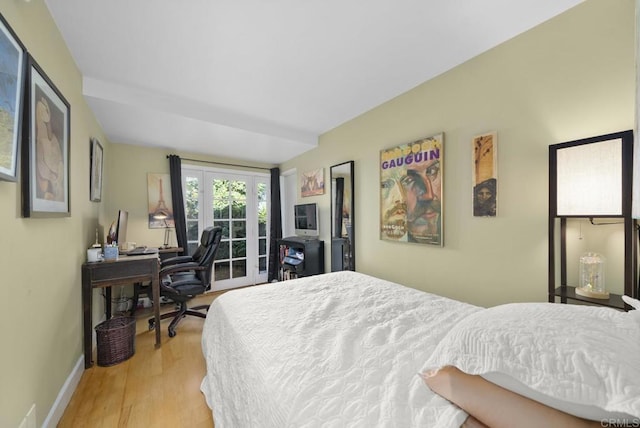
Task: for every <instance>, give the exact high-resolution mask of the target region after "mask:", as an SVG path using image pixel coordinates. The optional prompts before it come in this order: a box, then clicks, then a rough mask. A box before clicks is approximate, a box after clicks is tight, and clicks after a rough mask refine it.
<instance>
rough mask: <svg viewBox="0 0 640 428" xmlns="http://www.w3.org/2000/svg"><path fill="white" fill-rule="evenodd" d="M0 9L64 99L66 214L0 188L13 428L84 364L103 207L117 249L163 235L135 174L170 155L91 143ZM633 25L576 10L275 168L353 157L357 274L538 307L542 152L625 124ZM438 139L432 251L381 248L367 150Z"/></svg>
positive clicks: (543, 274) (4, 413) (325, 213)
mask: <svg viewBox="0 0 640 428" xmlns="http://www.w3.org/2000/svg"><path fill="white" fill-rule="evenodd" d="M0 12H1V13H2V14H3V16H4V17H5V18H6V19H7V20H8V21H9V23H10V24H11V26H12V27H13V29H14V30H15V31H16V32H17V33H18V35H19V37H20V39H21V40H22V42H23V43H24V44H25V45H26V46H27V49H28V50H29V51H30V52H31V53H32V54H33V55H34V56H35V58H36V60H37V61H38V62H39V63H40V65H41V66H42V67H43V69H44V70H45V72H46V73H47V74H48V76H49V77H50V78H51V79H52V80H53V82H54V83H55V84H56V85H57V86H58V88H59V89H60V90H61V92H62V93H63V94H64V95H65V97H66V98H67V100H68V101H69V102H70V104H71V163H70V166H71V168H70V171H71V211H72V215H71V217H70V218H63V219H23V218H21V217H20V213H19V204H20V186H19V183H7V182H0V222H1V224H2V232H3V240H2V242H3V245H2V246H1V249H0V272H1V273H2V281H1V284H2V285H1V286H2V287H3V288H4V291H5V293H4V295H5V298H6V301H7V304H6V307H5V309H3V310H2V311H0V322H1V323H2V325H3V326H4V327H5V329H4V332H3V333H4V334H3V342H2V343H3V346H2V351H1V352H0V426H9V427H13V426H17V425H18V424H19V423H20V421H21V420H22V418H23V417H24V415H25V414H26V413H27V411H28V410H29V408H30V406H31V405H32V404H33V403H36V405H37V416H38V425H40V424H42V422H43V421H44V418H45V417H46V415H47V413H48V412H49V411H50V409H51V406H52V405H53V403H54V400H55V399H56V396H57V395H58V393H59V392H60V390H61V389H62V387H63V383H64V381H65V380H66V379H67V377H68V376H69V374H70V373H71V371H72V369H73V368H74V366H75V365H76V363H77V361H78V359H79V358H80V356H81V355H82V308H81V296H80V291H81V290H80V265H81V264H82V262H83V261H84V259H85V250H86V248H87V247H88V246H89V245H90V244H91V243H92V242H93V240H94V233H95V228H96V227H97V226H98V225H99V226H100V227H101V228H102V229H101V235H102V236H103V234H104V229H105V228H107V227H108V226H109V224H110V223H111V221H112V220H114V219H115V216H116V214H117V210H118V209H121V208H122V209H127V210H129V212H130V223H129V234H128V240H130V241H136V242H138V243H139V244H147V245H153V244H154V243H160V242H162V239H163V231H162V230H149V229H148V227H147V225H146V206H147V189H146V174H147V173H148V172H159V173H162V172H168V162H167V160H166V158H165V155H166V154H168V153H172V152H174V151H173V150H171V149H150V148H143V147H135V146H128V145H123V144H112V143H111V142H109V141H108V140H107V139H106V138H105V136H104V135H103V133H102V131H101V130H100V127H99V125H98V124H97V122H96V120H95V119H94V117H93V115H92V114H91V112H90V110H89V109H88V108H87V105H86V103H85V100H84V98H83V97H82V87H81V86H82V80H81V76H80V73H79V71H78V69H77V68H76V67H75V65H74V63H73V61H72V59H71V57H70V55H69V52H68V50H67V48H66V47H65V45H64V42H63V41H62V39H61V37H60V34H59V32H58V30H57V28H56V27H55V24H54V23H53V21H52V19H51V17H50V15H49V13H48V11H47V9H46V6H45V5H44V3H43V2H42V0H32V1H31V2H22V1H17V0H0ZM633 17H634V4H633V0H615V1H612V0H588V1H587V2H585V3H584V4H582V5H580V6H578V7H576V8H574V9H573V10H570V11H569V12H567V13H565V14H564V15H562V16H560V17H558V18H556V19H554V20H552V21H550V22H548V23H545V24H543V25H541V26H539V27H537V28H535V29H533V30H531V31H530V32H528V33H525V34H523V35H521V36H519V37H517V38H515V39H513V40H511V41H509V42H507V43H505V44H503V45H501V46H499V47H497V48H495V49H493V50H492V51H490V52H487V53H485V54H483V55H481V56H479V57H477V58H474V59H472V60H471V61H469V62H467V63H465V64H463V65H461V66H459V67H457V68H456V69H454V70H452V71H451V72H448V73H446V74H444V75H442V76H439V77H437V78H436V79H433V80H432V81H429V82H427V83H424V84H422V85H420V86H419V87H417V88H415V89H414V90H412V91H409V92H407V93H406V94H403V95H401V96H399V97H397V98H395V99H393V100H391V101H389V102H387V103H385V104H383V105H381V106H379V107H377V108H375V109H373V110H371V111H370V112H367V113H366V114H363V115H362V116H360V117H357V118H355V119H354V120H352V121H349V122H347V123H345V124H344V125H342V126H339V127H338V128H336V129H334V130H332V131H330V132H327V133H326V134H324V135H323V136H322V137H321V139H320V145H319V147H318V148H317V149H314V150H313V151H311V152H309V153H306V154H304V155H302V156H299V157H298V158H296V159H294V160H292V161H289V162H286V163H285V164H283V165H281V170H282V171H286V170H288V169H290V168H294V167H295V168H296V169H297V171H298V172H304V171H308V170H312V169H315V168H318V167H325V168H327V169H326V174H327V175H328V167H329V166H330V165H332V164H337V163H340V162H343V161H346V160H350V159H353V160H355V162H356V164H355V168H356V180H355V184H356V195H355V197H356V207H355V208H356V221H357V268H358V270H359V271H362V272H366V273H369V274H373V275H376V276H379V277H382V278H387V279H391V280H394V281H397V282H400V283H403V284H406V285H410V286H413V287H416V288H420V289H423V290H427V291H432V292H435V293H438V294H443V295H446V296H451V297H454V298H458V299H461V300H465V301H469V302H472V303H476V304H481V305H495V304H499V303H502V302H509V301H523V300H537V301H544V300H545V299H546V284H547V282H546V278H547V146H548V145H549V144H553V143H557V142H562V141H566V140H572V139H577V138H582V137H588V136H593V135H598V134H603V133H607V132H613V131H619V130H624V129H631V128H633V117H634V90H635V87H634V47H633V39H634V18H633ZM398 66H404V65H403V64H398ZM492 130H495V131H497V132H498V141H499V160H498V168H499V181H500V184H499V215H498V217H497V218H494V219H489V218H474V217H472V215H471V194H470V188H471V175H470V174H471V173H470V170H471V169H470V165H471V148H470V140H471V137H472V136H474V135H476V134H479V133H483V132H486V131H492ZM438 132H444V133H445V156H446V160H445V184H444V186H445V200H444V204H445V207H444V209H445V215H444V223H445V225H444V230H445V246H444V247H443V248H433V247H429V246H421V245H414V244H398V243H390V242H387V241H381V240H379V238H378V210H379V208H378V204H379V196H378V195H379V181H378V180H379V178H378V177H379V172H378V154H379V150H380V149H382V148H385V147H390V146H393V145H396V144H399V143H403V142H408V141H412V140H414V139H418V138H421V137H424V136H427V135H431V134H434V133H438ZM90 137H97V138H98V139H100V141H101V142H102V143H103V145H104V146H105V187H104V193H103V202H102V203H93V202H90V201H89V138H90ZM176 154H180V155H182V156H187V157H192V158H194V157H196V156H190V155H188V154H185V153H180V152H176ZM198 158H200V159H204V160H221V161H226V160H225V159H213V158H208V157H198ZM305 201H317V202H319V203H320V206H321V221H322V225H321V226H322V233H323V236H322V239H324V240H325V242H327V243H328V240H329V230H330V222H329V204H330V199H329V194H328V193H327V194H325V195H323V196H318V197H312V198H305ZM173 239H175V238H173ZM174 242H175V241H174ZM326 250H327V263H326V264H327V266H328V265H329V257H328V256H329V247H328V246H327V248H326ZM94 303H95V304H96V305H95V306H96V307H95V308H94V315H93V318H94V324H95V323H96V322H97V321H99V319H100V312H101V310H102V306H101V304H100V303H101V298H100V297H99V295H98V294H97V291H96V292H95V293H94Z"/></svg>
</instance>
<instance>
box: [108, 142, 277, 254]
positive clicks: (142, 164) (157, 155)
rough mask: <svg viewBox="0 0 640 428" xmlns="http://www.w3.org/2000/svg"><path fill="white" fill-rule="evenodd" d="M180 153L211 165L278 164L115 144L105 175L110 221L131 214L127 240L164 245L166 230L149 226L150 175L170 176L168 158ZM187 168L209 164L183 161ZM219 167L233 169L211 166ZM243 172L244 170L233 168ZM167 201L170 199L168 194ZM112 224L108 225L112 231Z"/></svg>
mask: <svg viewBox="0 0 640 428" xmlns="http://www.w3.org/2000/svg"><path fill="white" fill-rule="evenodd" d="M169 154H176V155H179V156H180V157H182V158H186V159H197V160H202V161H205V162H206V161H209V162H223V163H236V164H242V165H247V166H256V167H262V168H270V167H273V166H274V165H269V164H264V163H256V162H246V161H241V162H240V161H237V160H236V161H234V160H233V159H228V158H220V157H213V156H203V155H198V154H193V153H185V152H182V151H178V150H173V149H163V148H150V147H141V146H132V145H128V144H111V147H110V151H109V161H108V162H107V164H108V165H107V169H106V172H105V174H106V175H107V176H108V180H109V185H110V186H111V189H112V191H110V192H109V194H108V195H107V202H106V212H107V222H108V223H109V222H112V221H114V220H115V219H116V218H117V216H118V210H120V209H123V210H127V211H128V212H129V221H128V227H127V241H128V242H135V243H136V244H137V245H147V246H156V247H157V246H160V245H162V244H163V241H164V229H149V224H148V200H149V198H148V191H147V174H148V173H160V174H162V173H164V174H168V173H169V161H168V160H167V155H169ZM183 165H207V164H206V163H199V162H191V161H186V160H184V161H183ZM207 166H211V167H218V168H227V169H228V168H230V167H224V166H220V165H207ZM231 169H236V170H242V169H243V168H231ZM165 200H167V201H168V200H169V197H168V195H165ZM108 227H109V224H105V228H108ZM170 244H171V245H176V237H175V233H174V231H173V229H171V235H170Z"/></svg>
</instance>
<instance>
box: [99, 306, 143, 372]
mask: <svg viewBox="0 0 640 428" xmlns="http://www.w3.org/2000/svg"><path fill="white" fill-rule="evenodd" d="M96 339H97V342H98V365H99V366H102V367H108V366H113V365H116V364H118V363H121V362H123V361H125V360H128V359H129V358H131V357H132V356H133V354H135V352H136V319H135V318H134V317H116V318H111V319H110V320H106V321H104V322H101V323H100V324H98V325H97V326H96Z"/></svg>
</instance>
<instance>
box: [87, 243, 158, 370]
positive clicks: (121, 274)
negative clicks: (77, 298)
mask: <svg viewBox="0 0 640 428" xmlns="http://www.w3.org/2000/svg"><path fill="white" fill-rule="evenodd" d="M159 265H160V261H159V259H158V254H147V255H142V256H121V257H119V258H118V260H114V261H102V262H95V263H84V264H83V265H82V312H83V319H84V368H85V369H88V368H89V367H91V366H92V365H93V361H92V360H91V355H92V352H91V351H92V348H93V331H92V310H91V308H92V306H93V289H94V288H106V290H105V291H106V296H107V298H106V312H107V319H109V318H111V287H113V286H115V285H124V284H132V283H135V282H142V281H151V289H152V293H153V316H154V318H155V329H156V348H158V347H160V278H159V276H158V274H159Z"/></svg>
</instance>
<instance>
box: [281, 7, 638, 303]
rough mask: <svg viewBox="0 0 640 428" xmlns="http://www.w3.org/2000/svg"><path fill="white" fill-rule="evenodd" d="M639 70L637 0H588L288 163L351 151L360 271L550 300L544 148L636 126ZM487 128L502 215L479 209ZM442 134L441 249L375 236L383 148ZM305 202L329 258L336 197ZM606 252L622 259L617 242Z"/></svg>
mask: <svg viewBox="0 0 640 428" xmlns="http://www.w3.org/2000/svg"><path fill="white" fill-rule="evenodd" d="M398 66H403V65H402V64H398ZM634 73H635V72H634V1H633V0H620V1H615V2H611V1H607V0H588V1H586V2H585V3H582V4H580V5H578V6H577V7H575V8H574V9H571V10H569V11H567V12H566V13H564V14H562V15H560V16H558V17H556V18H555V19H552V20H551V21H548V22H546V23H544V24H542V25H540V26H538V27H536V28H534V29H532V30H530V31H529V32H526V33H524V34H522V35H520V36H518V37H516V38H514V39H512V40H509V41H507V42H506V43H504V44H502V45H500V46H498V47H496V48H494V49H492V50H491V51H489V52H486V53H484V54H482V55H480V56H478V57H476V58H474V59H472V60H470V61H468V62H466V63H464V64H461V65H460V66H458V67H457V68H455V69H453V70H451V71H449V72H447V73H445V74H443V75H441V76H439V77H437V78H435V79H432V80H431V81H428V82H426V83H424V84H422V85H420V86H418V87H416V88H415V89H413V90H411V91H409V92H407V93H405V94H402V95H400V96H398V97H396V98H394V99H392V100H390V101H388V102H386V103H384V104H382V105H380V106H378V107H376V108H375V109H373V110H371V111H369V112H367V113H365V114H363V115H361V116H359V117H357V118H354V119H353V120H351V121H349V122H347V123H345V124H343V125H341V126H339V127H337V128H335V129H333V130H331V131H329V132H327V133H325V134H324V135H322V136H321V138H320V145H319V147H318V148H317V149H314V150H313V151H310V152H307V153H305V154H303V155H301V156H299V157H298V158H296V159H293V160H291V161H289V162H286V163H285V164H284V165H282V168H281V169H282V170H283V171H286V170H287V169H290V168H293V167H295V168H297V171H298V173H302V172H305V171H309V170H313V169H315V168H318V167H321V166H323V167H325V174H327V177H328V168H329V166H330V165H333V164H337V163H340V162H343V161H346V160H350V159H353V160H355V176H356V180H355V184H356V190H355V195H356V204H355V205H356V221H357V226H356V228H357V229H356V230H357V231H356V248H357V256H356V257H357V260H356V267H357V270H358V271H361V272H364V273H368V274H372V275H375V276H378V277H382V278H385V279H389V280H392V281H396V282H399V283H402V284H405V285H409V286H412V287H415V288H418V289H422V290H425V291H429V292H434V293H437V294H441V295H445V296H449V297H452V298H455V299H460V300H463V301H468V302H471V303H474V304H478V305H483V306H491V305H496V304H501V303H505V302H516V301H546V299H547V296H546V293H547V206H548V203H547V198H548V187H547V186H548V179H547V174H548V172H547V171H548V167H547V165H548V164H547V162H548V160H547V156H548V146H549V145H550V144H554V143H560V142H563V141H569V140H574V139H580V138H585V137H590V136H595V135H601V134H605V133H610V132H615V131H622V130H627V129H633V127H634V93H635V77H634V76H635V74H634ZM488 131H497V133H498V154H499V158H498V178H499V187H498V216H497V217H496V218H476V217H473V216H472V214H471V213H472V207H471V146H470V142H471V138H472V137H473V136H474V135H478V134H481V133H485V132H488ZM439 132H444V134H445V142H444V154H445V165H444V180H445V181H444V221H443V223H444V247H442V248H439V247H433V246H427V245H419V244H407V243H404V244H403V243H393V242H389V241H382V240H380V239H379V232H378V230H379V215H378V212H379V191H380V190H379V188H380V185H379V169H378V158H379V151H380V149H382V148H387V147H393V146H395V145H398V144H401V143H406V142H411V141H414V140H417V139H420V138H422V137H426V136H429V135H433V134H436V133H439ZM327 180H328V178H327ZM298 196H299V195H298ZM299 200H300V198H299ZM304 201H305V202H311V201H317V202H318V203H319V204H320V206H321V213H320V214H321V226H322V237H321V238H322V239H324V240H325V244H326V252H327V254H329V251H330V248H329V246H328V245H327V244H328V243H329V231H330V222H329V217H330V214H329V213H330V200H329V193H326V194H325V195H323V196H319V197H314V198H304ZM618 238H619V234H617V235H616V234H615V233H614V234H612V236H610V237H608V240H610V239H618ZM620 239H621V238H620ZM620 242H622V241H620ZM598 245H601V246H602V247H603V248H611V247H612V245H610V243H609V242H604V243H599V244H598ZM621 246H622V244H620V245H619V246H618V248H620V249H621ZM613 247H615V245H614V246H613ZM606 254H607V259H608V260H610V261H611V263H613V264H615V263H616V259H617V258H621V255H622V252H620V254H615V251H612V250H607V253H606ZM327 260H328V257H327ZM328 266H329V265H328V262H327V267H328ZM614 276H615V275H614V272H613V271H612V269H608V270H607V279H608V281H607V283H608V284H610V285H613V284H614V281H615V278H614ZM611 291H617V292H621V291H622V288H621V287H620V289H619V290H617V289H615V288H613V287H612V288H611Z"/></svg>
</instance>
